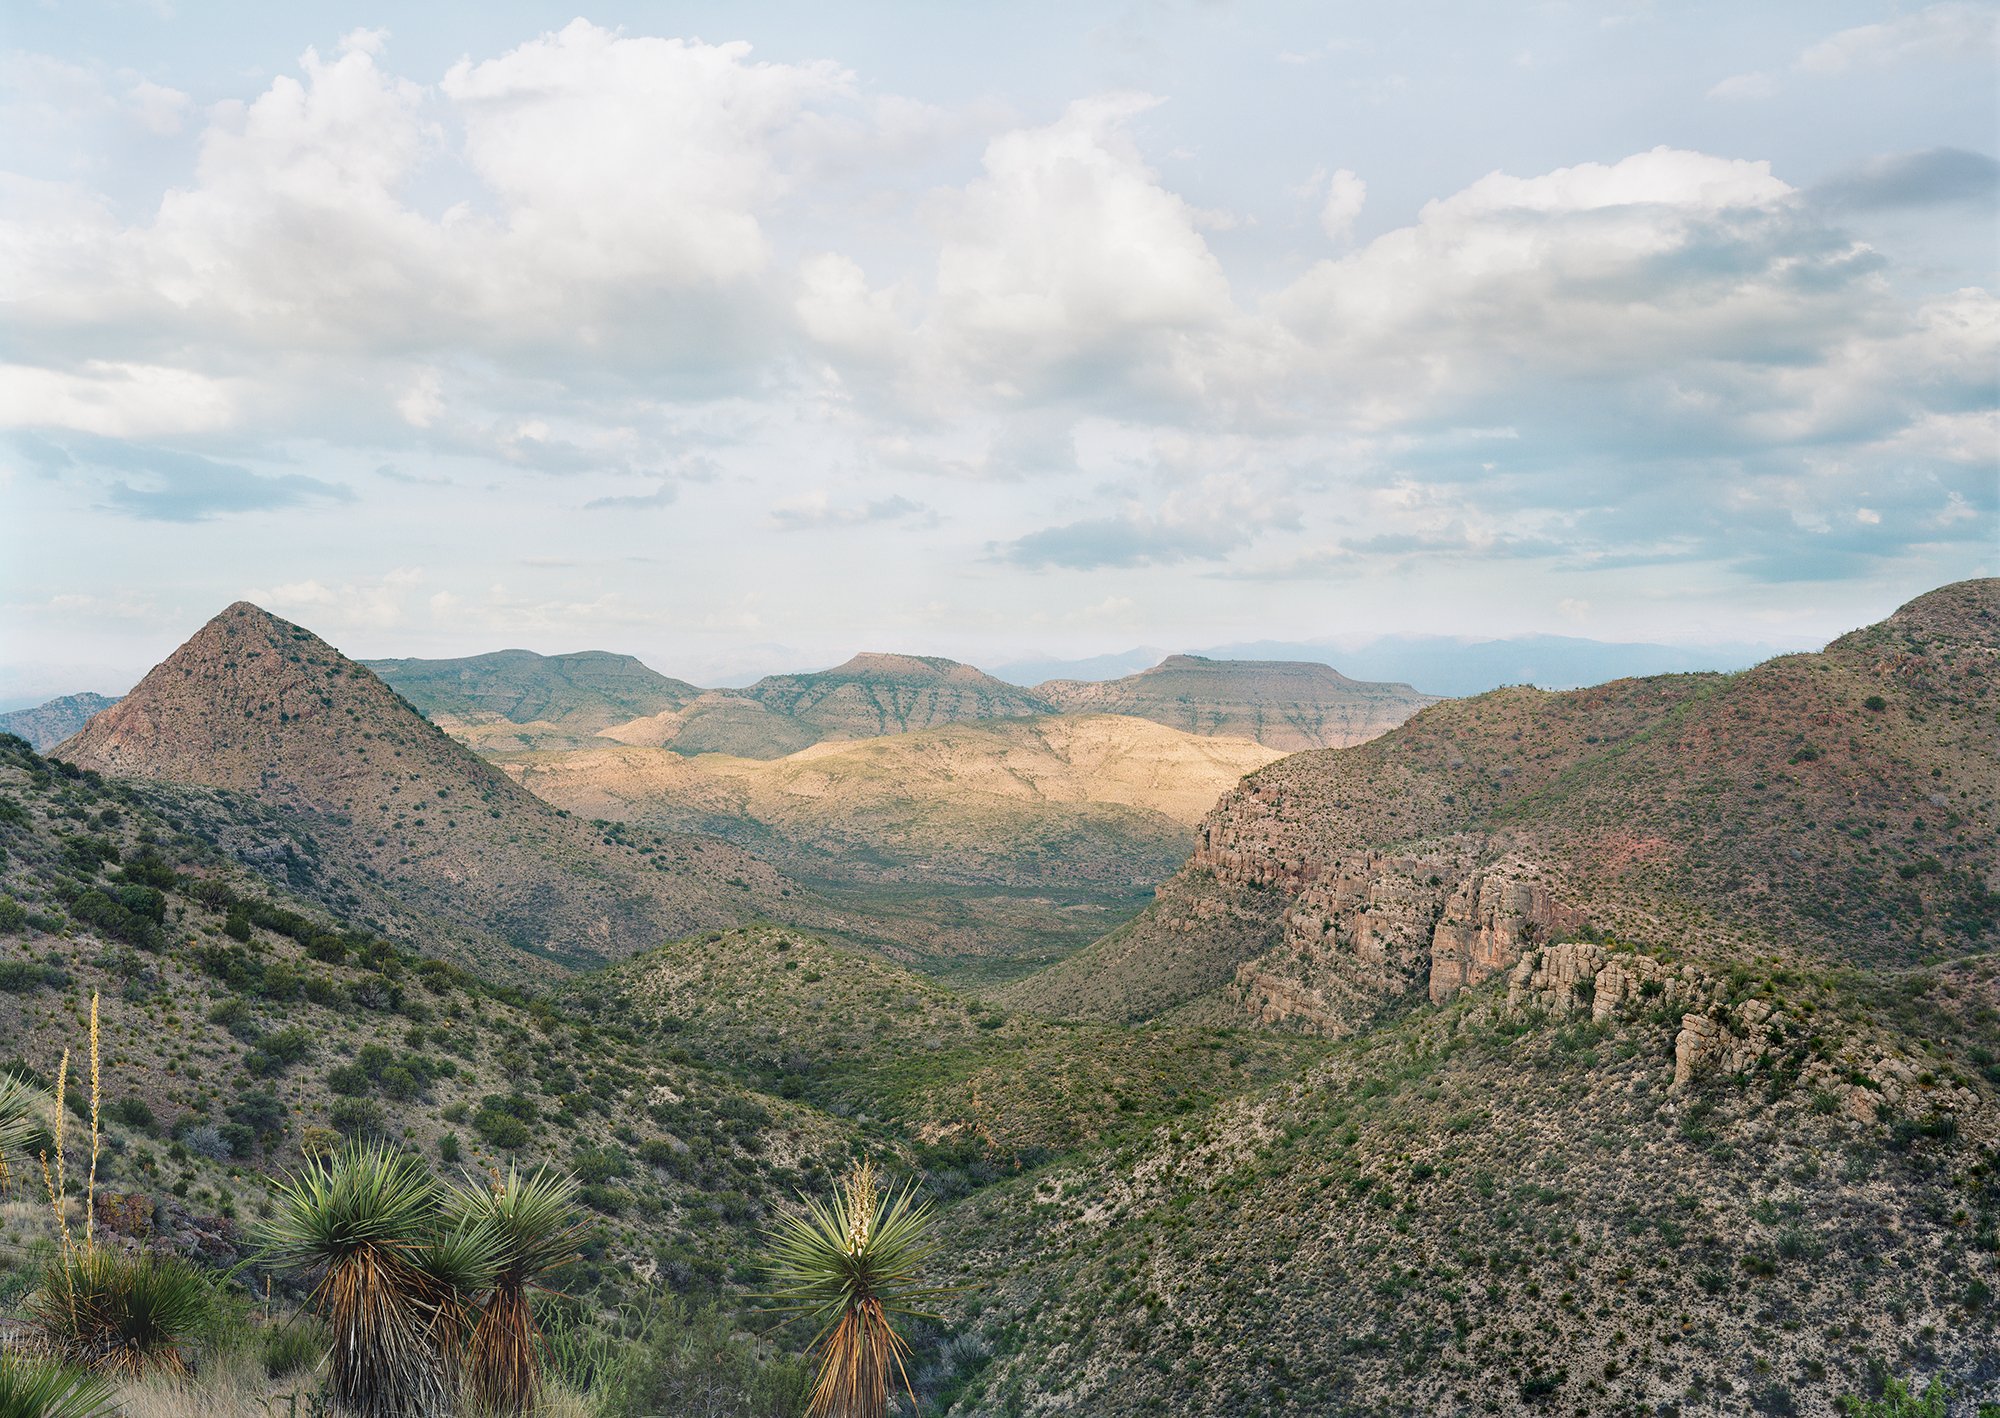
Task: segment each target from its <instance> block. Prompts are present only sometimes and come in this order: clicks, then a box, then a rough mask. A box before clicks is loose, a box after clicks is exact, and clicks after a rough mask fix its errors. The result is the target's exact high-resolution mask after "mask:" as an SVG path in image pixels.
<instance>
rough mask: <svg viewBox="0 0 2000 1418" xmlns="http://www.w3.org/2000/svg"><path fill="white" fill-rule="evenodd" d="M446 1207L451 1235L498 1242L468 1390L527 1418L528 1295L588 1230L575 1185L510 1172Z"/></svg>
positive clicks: (534, 1364) (449, 1198) (560, 1178)
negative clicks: (482, 1235) (453, 1230)
mask: <svg viewBox="0 0 2000 1418" xmlns="http://www.w3.org/2000/svg"><path fill="white" fill-rule="evenodd" d="M444 1204H445V1212H446V1215H447V1216H448V1217H449V1218H450V1221H451V1224H452V1225H453V1226H454V1228H456V1229H458V1230H460V1231H462V1232H464V1233H466V1234H477V1233H485V1234H489V1235H491V1237H492V1238H493V1262H494V1263H493V1278H492V1280H491V1282H490V1288H489V1289H488V1291H487V1293H486V1296H485V1298H484V1299H483V1300H481V1301H480V1302H479V1305H478V1317H477V1319H475V1320H474V1322H473V1326H472V1334H471V1337H470V1339H469V1340H468V1341H467V1345H466V1373H467V1387H468V1389H469V1390H470V1392H471V1393H472V1396H473V1397H474V1398H475V1399H476V1400H477V1401H478V1402H479V1404H480V1405H481V1406H482V1407H484V1408H486V1409H489V1410H491V1411H494V1412H501V1413H521V1412H524V1411H525V1410H526V1409H527V1408H528V1406H529V1405H530V1404H532V1403H533V1402H534V1400H535V1397H536V1394H537V1393H538V1391H539V1390H540V1387H541V1371H540V1365H539V1362H538V1360H537V1358H536V1349H537V1341H538V1339H539V1337H540V1336H539V1333H538V1330H537V1328H536V1325H535V1319H534V1312H533V1310H532V1308H531V1306H530V1304H529V1300H530V1292H531V1290H532V1289H534V1288H535V1287H537V1286H538V1285H539V1284H540V1283H541V1282H542V1281H543V1279H544V1278H545V1277H547V1276H549V1275H551V1274H553V1273H554V1272H555V1271H558V1270H560V1269H562V1268H563V1267H564V1266H567V1265H569V1264H571V1263H573V1262H574V1261H575V1260H576V1258H577V1250H578V1247H579V1246H580V1244H581V1243H582V1240H583V1230H584V1225H583V1221H582V1219H581V1217H580V1216H579V1214H578V1212H577V1182H576V1179H575V1178H574V1177H571V1176H567V1175H564V1174H561V1173H558V1172H555V1171H553V1170H551V1169H549V1168H547V1167H542V1168H537V1169H536V1170H535V1171H533V1172H531V1173H528V1174H526V1175H522V1174H521V1173H519V1172H517V1171H516V1170H515V1169H514V1168H513V1167H511V1166H510V1167H509V1168H508V1169H507V1175H506V1177H505V1179H504V1180H502V1179H498V1178H496V1179H495V1181H494V1183H493V1185H492V1186H490V1187H467V1188H458V1189H454V1190H452V1191H451V1192H449V1193H448V1194H447V1195H446V1198H445V1203H444Z"/></svg>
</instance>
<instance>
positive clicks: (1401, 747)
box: [1016, 581, 2000, 1033]
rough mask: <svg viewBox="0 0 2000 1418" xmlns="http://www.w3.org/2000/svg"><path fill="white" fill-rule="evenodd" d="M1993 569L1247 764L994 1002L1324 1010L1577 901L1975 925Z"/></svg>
mask: <svg viewBox="0 0 2000 1418" xmlns="http://www.w3.org/2000/svg"><path fill="white" fill-rule="evenodd" d="M1996 587H2000V582H1994V581H1973V582H1962V583H1959V584H1957V585H1954V586H1948V587H1945V588H1943V589H1941V590H1938V591H1936V592H1933V593H1931V594H1930V595H1928V596H1925V597H1923V598H1921V599H1920V600H1918V601H1915V602H1912V603H1911V604H1910V605H1908V606H1905V607H1904V608H1902V609H1901V610H1899V611H1898V612H1896V614H1895V615H1893V616H1891V617H1890V618H1889V619H1888V620H1887V621H1885V622H1883V623H1882V624H1880V625H1877V626H1873V627H1870V628H1868V629H1865V630H1860V631H1856V632H1854V633H1853V634H1851V635H1847V636H1843V637H1842V638H1841V639H1839V640H1837V641H1835V642H1834V643H1833V644H1832V645H1830V646H1828V647H1827V648H1826V650H1825V651H1823V652H1821V653H1819V654H1810V655H1791V656H1785V657H1782V658H1779V659H1776V660H1771V661H1768V662H1766V663H1765V664H1763V665H1759V666H1757V667H1756V668H1755V669H1751V670H1746V671H1743V672H1742V673H1740V674H1736V675H1680V676H1664V677H1656V678H1650V679H1636V680H1620V681H1615V682H1613V683H1611V684H1607V685H1600V686H1597V687H1596V688H1593V689H1586V690H1572V691H1567V692H1562V693H1551V692H1546V691H1541V690H1534V689H1526V688H1520V689H1504V690H1495V691H1492V692H1491V693H1488V694H1484V695H1481V696H1479V697H1477V698H1474V699H1467V700H1454V701H1447V702H1445V703H1442V704H1438V705H1436V706H1434V707H1433V708H1431V709H1430V710H1428V711H1426V712H1425V713H1424V714H1422V715H1420V716H1418V717H1417V718H1416V719H1414V720H1412V721H1411V722H1410V723H1408V724H1406V725H1404V726H1403V727H1402V728H1400V729H1397V730H1395V731H1393V732H1391V733H1389V734H1386V735H1384V736H1383V737H1382V738H1380V739H1377V740H1374V741H1373V742H1371V743H1368V744H1364V745H1361V746H1360V747H1357V748H1352V749H1347V750H1342V751H1337V752H1321V753H1307V754H1298V755H1295V756H1293V757H1291V758H1288V759H1284V760H1282V761H1281V762H1279V763H1276V764H1273V765H1272V766H1271V767H1269V768H1266V769H1264V770H1262V771H1261V772H1259V773H1257V774H1255V775H1253V776H1252V777H1250V778H1249V779H1247V780H1246V781H1245V782H1244V784H1243V785H1242V786H1241V787H1240V788H1238V789H1236V790H1235V791H1233V792H1231V793H1230V794H1228V795H1227V796H1225V797H1224V798H1223V800H1222V801H1221V803H1220V804H1218V806H1217V807H1216V809H1215V811H1214V812H1213V813H1211V814H1210V815H1209V817H1208V819H1207V820H1206V821H1205V822H1204V823H1203V824H1202V827H1201V830H1200V845H1199V846H1198V847H1197V849H1196V851H1195V853H1194V855H1193V857H1192V858H1191V859H1190V861H1189V862H1188V864H1187V866H1186V867H1185V868H1184V869H1183V870H1182V871H1181V873H1180V874H1179V875H1177V876H1176V877H1175V878H1174V879H1173V880H1172V881H1170V882H1168V883H1167V884H1166V885H1164V886H1163V887H1162V888H1161V890H1160V897H1159V900H1158V902H1157V903H1156V904H1155V905H1154V906H1153V907H1152V908H1151V909H1150V910H1149V911H1148V912H1147V913H1146V914H1145V915H1144V916H1142V917H1141V918H1139V919H1138V920H1136V921H1134V922H1133V923H1131V925H1130V926H1129V927H1128V928H1126V929H1125V930H1124V931H1123V932H1121V933H1119V934H1117V935H1114V936H1113V937H1110V938H1108V939H1106V940H1105V941H1103V942H1101V943H1099V944H1098V945H1097V946H1094V947H1092V949H1091V951H1089V952H1086V953H1085V954H1084V955H1081V956H1078V957H1076V958H1073V959H1071V960H1069V961H1066V962H1064V963H1063V964H1061V965H1059V966H1057V967H1055V969H1053V970H1051V971H1048V972H1044V973H1043V974H1042V975H1039V976H1037V977H1034V978H1032V979H1030V980H1028V981H1025V982H1023V984H1022V985H1021V986H1020V987H1019V988H1020V990H1021V991H1022V992H1023V993H1022V994H1021V995H1020V997H1019V998H1018V999H1017V1001H1016V1002H1017V1003H1019V1004H1020V1005H1022V1006H1023V1007H1031V1008H1043V1009H1050V1010H1054V1011H1056V1012H1059V1013H1060V1012H1070V1011H1075V1012H1079V1013H1083V1014H1111V1015H1115V1016H1121V1017H1143V1016H1147V1015H1152V1014H1156V1013H1158V1012H1160V1011H1161V1010H1164V1009H1168V1008H1171V1007H1173V1006H1176V1005H1180V1004H1185V1003H1187V1002H1189V1001H1192V1000H1194V999H1196V998H1197V997H1202V996H1212V999H1211V1001H1210V1002H1211V1003H1212V1004H1213V1005H1214V1006H1215V1007H1217V1008H1220V1009H1222V1010H1223V1011H1224V1012H1225V1013H1228V1014H1234V1015H1238V1016H1239V1017H1252V1018H1261V1019H1265V1020H1267V1021H1272V1022H1283V1023H1287V1024H1289V1025H1291V1026H1293V1027H1304V1028H1310V1029H1316V1030H1321V1031H1323V1032H1329V1033H1341V1032H1345V1031H1347V1030H1349V1029H1351V1028H1353V1027H1354V1026H1355V1025H1356V1024H1357V1023H1358V1022H1360V1021H1362V1020H1365V1019H1367V1018H1368V1017H1371V1016H1372V1014H1373V1013H1375V1012H1377V1011H1379V1010H1382V1009H1386V1008H1390V1007H1393V1006H1394V1005H1395V1004H1396V1003H1397V1002H1398V1001H1400V1000H1402V999H1404V998H1405V997H1407V996H1408V995H1410V994H1412V993H1413V992H1414V993H1419V994H1423V993H1427V994H1428V995H1429V996H1430V997H1431V998H1433V999H1437V1000H1442V999H1445V998H1449V997H1450V995H1451V994H1453V993H1454V992H1455V991H1457V990H1459V989H1461V988H1463V987H1464V986H1466V985H1468V984H1473V983H1477V982H1478V981H1480V980H1483V979H1486V978H1488V977H1491V976H1492V975H1494V974H1496V973H1498V972H1501V971H1504V970H1505V969H1507V968H1510V967H1511V966H1512V965H1513V963H1514V962H1515V960H1516V959H1518V958H1519V957H1520V956H1521V954H1522V952H1523V951H1525V950H1528V949H1530V948H1532V947H1534V946H1536V945H1539V944H1541V943H1543V942H1546V941H1548V940H1551V939H1554V938H1556V937H1558V936H1560V935H1562V934H1564V933H1565V932H1574V931H1576V930H1578V929H1583V928H1586V927H1587V928H1590V929H1594V930H1598V931H1609V932H1615V933H1618V934H1619V935H1620V937H1621V938H1627V939H1640V940H1648V941H1654V942H1657V943H1659V944H1661V945H1665V946H1672V947H1675V948H1678V949H1697V950H1699V951H1701V952H1702V953H1704V954H1707V955H1717V956H1728V955H1732V954H1735V953H1746V952H1756V951H1765V952H1782V953H1784V954H1787V955H1800V956H1806V957H1810V958H1815V959H1818V960H1821V961H1827V962H1837V963H1870V964H1893V963H1911V962H1915V961H1918V960H1921V959H1925V958H1931V957H1948V956H1950V955H1952V954H1954V953H1959V952H1963V951H1967V950H1972V949H1985V948H1990V947H1991V946H1992V945H1993V944H1994V942H1995V939H1996V932H2000V861H1996V859H1995V856H1994V853H1993V843H1994V841H1995V840H1996V832H2000V806H1996V797H2000V735H1996V732H1995V729H1994V724H1993V718H1992V711H1991V709H1990V708H1988V707H1987V705H1988V703H1990V700H1991V697H1992V694H1993V683H1994V679H1995V664H1994V661H1995V656H1996V653H2000V604H1996V602H1997V600H2000V598H1996Z"/></svg>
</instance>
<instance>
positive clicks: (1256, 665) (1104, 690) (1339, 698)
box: [1034, 655, 1437, 753]
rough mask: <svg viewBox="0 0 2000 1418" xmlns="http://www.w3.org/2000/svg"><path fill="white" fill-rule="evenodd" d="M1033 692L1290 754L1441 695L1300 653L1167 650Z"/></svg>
mask: <svg viewBox="0 0 2000 1418" xmlns="http://www.w3.org/2000/svg"><path fill="white" fill-rule="evenodd" d="M1034 692H1035V694H1036V695H1037V696H1039V697H1040V698H1042V699H1045V700H1047V701H1048V702H1049V703H1050V704H1053V705H1054V706H1055V707H1056V708H1058V709H1059V710H1061V711H1062V712H1063V713H1065V714H1133V715H1137V716H1138V717H1140V718H1142V719H1151V720H1153V721H1154V722H1156V723H1161V724H1166V725H1168V726H1169V727H1171V728H1176V729H1179V730H1181V731H1182V732H1184V733H1190V734H1212V735H1223V736H1227V737H1233V738H1246V739H1254V740H1256V741H1257V742H1258V743H1261V744H1265V745H1268V746H1269V747H1271V748H1275V749H1281V750H1283V751H1284V752H1286V753H1294V752H1297V751H1298V750H1300V749H1309V748H1345V747H1347V746H1348V745H1349V744H1357V743H1363V742H1365V741H1367V740H1368V739H1372V738H1374V737H1375V736H1376V735H1377V734H1381V733H1386V732H1387V731H1388V730H1390V729H1393V728H1395V727H1396V725H1398V724H1400V723H1402V722H1403V721H1404V720H1405V719H1408V718H1409V717H1410V716H1411V715H1412V714H1414V713H1416V712H1417V711H1418V710H1419V709H1422V708H1423V707H1424V706H1425V705H1427V704H1435V703H1436V702H1437V697H1436V696H1435V695H1429V694H1419V693H1418V692H1417V691H1416V690H1414V689H1411V688H1410V687H1409V686H1408V685H1407V684H1369V683H1364V682H1362V681H1360V680H1351V679H1349V678H1348V677H1347V676H1346V675H1343V674H1341V673H1340V672H1339V671H1338V670H1335V669H1331V668H1329V667H1328V666H1326V665H1321V664H1313V663H1310V662H1308V661H1303V660H1289V661H1288V660H1206V659H1203V658H1202V657H1200V656H1199V655H1170V656H1168V657H1167V658H1166V659H1165V660H1162V661H1161V662H1160V663H1159V664H1157V665H1155V666H1154V667H1153V668H1152V669H1150V670H1144V671H1141V672H1140V673H1138V674H1135V675H1128V676H1126V677H1125V678H1124V679H1114V680H1105V681H1101V682H1099V681H1089V680H1050V681H1049V682H1047V683H1046V684H1040V685H1037V686H1035V691H1034Z"/></svg>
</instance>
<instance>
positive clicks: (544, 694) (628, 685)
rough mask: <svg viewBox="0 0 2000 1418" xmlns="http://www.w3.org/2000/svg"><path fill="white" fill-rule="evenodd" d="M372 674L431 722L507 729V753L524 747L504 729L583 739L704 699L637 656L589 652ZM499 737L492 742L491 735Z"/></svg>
mask: <svg viewBox="0 0 2000 1418" xmlns="http://www.w3.org/2000/svg"><path fill="white" fill-rule="evenodd" d="M363 663H365V664H366V665H367V666H368V668H369V669H371V670H373V671H374V672H375V673H376V674H377V675H379V676H380V677H381V678H382V680H383V681H384V682H385V683H386V684H387V685H388V686H389V687H390V688H391V689H393V690H395V691H396V692H397V693H398V694H400V695H402V696H403V698H405V699H407V700H408V701H409V702H410V703H411V704H413V705H415V706H416V708H417V710H418V712H420V713H421V714H423V715H424V717H425V718H427V719H430V720H431V721H432V722H434V723H437V724H439V725H441V726H443V727H446V728H450V729H454V730H456V729H458V728H459V727H461V726H463V727H466V728H488V729H489V730H490V729H492V728H496V727H498V728H500V729H501V732H500V734H499V735H498V736H497V737H498V739H499V740H500V742H501V743H502V745H503V746H507V747H523V746H526V743H525V742H523V740H522V738H521V736H520V735H518V734H513V735H509V734H508V733H507V732H506V730H505V728H504V726H509V725H520V726H524V727H526V728H528V729H529V730H530V731H531V732H530V734H529V736H528V741H530V742H532V741H534V739H535V738H536V734H535V733H534V732H533V731H536V730H539V731H540V737H541V738H542V739H544V740H546V739H547V738H548V737H549V736H550V735H551V734H553V735H560V736H569V737H571V738H580V737H585V736H588V735H590V734H592V733H595V732H596V731H597V730H599V729H604V728H609V727H610V726H611V725H613V724H621V723H624V722H625V721H626V720H628V719H636V718H639V717H641V716H642V715H647V714H657V713H660V712H662V711H663V710H670V709H678V708H680V707H681V706H683V705H685V704H688V703H690V702H692V701H693V700H694V699H695V698H696V697H697V696H698V695H700V693H701V691H700V690H699V689H697V688H695V686H693V685H691V684H684V683H682V682H681V681H680V680H677V679H669V678H667V677H666V676H665V675H663V674H659V673H657V672H656V671H654V670H650V669H648V668H647V667H646V666H645V665H642V664H640V663H639V661H637V660H635V659H633V658H632V657H631V656H630V655H613V654H609V653H607V652H606V651H603V650H584V651H580V652H578V653H575V654H569V655H537V654H536V653H534V651H532V650H496V651H494V652H492V653H491V654H487V655H472V656H468V657H466V658H464V659H457V660H368V661H364V662H363ZM489 736H492V735H489Z"/></svg>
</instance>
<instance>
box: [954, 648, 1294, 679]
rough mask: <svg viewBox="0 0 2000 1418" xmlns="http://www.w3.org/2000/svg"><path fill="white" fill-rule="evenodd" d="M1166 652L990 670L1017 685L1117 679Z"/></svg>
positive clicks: (1033, 660)
mask: <svg viewBox="0 0 2000 1418" xmlns="http://www.w3.org/2000/svg"><path fill="white" fill-rule="evenodd" d="M1166 656H1167V652H1166V651H1164V650H1155V649H1152V648H1150V647H1148V646H1143V645H1142V646H1138V647H1136V648H1134V649H1131V650H1119V651H1116V652H1115V653H1112V654H1108V655H1086V656H1084V657H1083V658H1082V659H1078V660H1063V659H1057V658H1055V657H1053V656H1049V655H1036V656H1031V657H1028V658H1025V659H1019V660H1009V661H1007V662H1006V663H1005V664H999V665H995V666H994V667H993V673H994V674H995V675H997V676H999V677H1000V678H1001V679H1004V680H1006V681H1007V683H1009V684H1019V685H1034V684H1040V683H1041V682H1042V681H1043V680H1050V679H1087V680H1103V679H1117V678H1118V677H1119V676H1120V675H1129V674H1137V673H1138V672H1139V671H1140V670H1143V669H1147V668H1150V667H1151V666H1153V665H1157V664H1159V663H1160V661H1161V660H1163V659H1165V658H1166ZM1246 658H1249V657H1246ZM1267 658H1269V657H1267Z"/></svg>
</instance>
